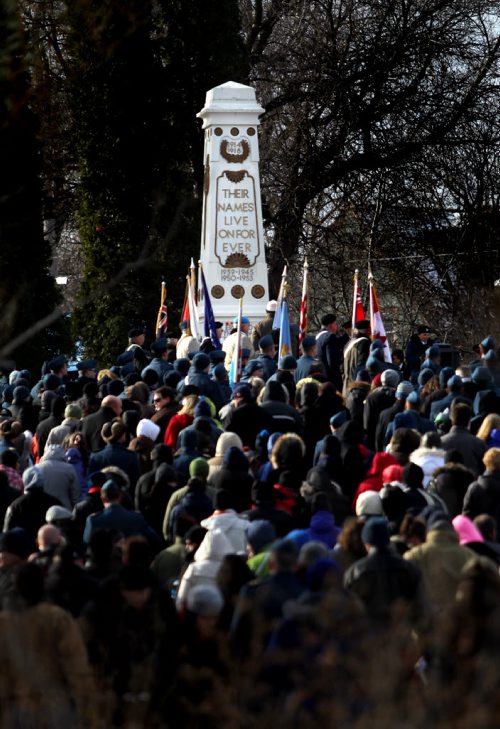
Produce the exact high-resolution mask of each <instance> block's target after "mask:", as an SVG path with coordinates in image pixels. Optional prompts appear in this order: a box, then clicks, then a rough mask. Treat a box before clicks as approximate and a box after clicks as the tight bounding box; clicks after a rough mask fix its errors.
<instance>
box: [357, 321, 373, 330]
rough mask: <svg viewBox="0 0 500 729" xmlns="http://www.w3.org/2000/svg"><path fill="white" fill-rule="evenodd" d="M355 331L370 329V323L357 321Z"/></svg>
mask: <svg viewBox="0 0 500 729" xmlns="http://www.w3.org/2000/svg"><path fill="white" fill-rule="evenodd" d="M354 327H355V329H361V330H362V329H369V328H370V322H369V321H368V319H360V320H359V321H357V322H356V323H355V325H354Z"/></svg>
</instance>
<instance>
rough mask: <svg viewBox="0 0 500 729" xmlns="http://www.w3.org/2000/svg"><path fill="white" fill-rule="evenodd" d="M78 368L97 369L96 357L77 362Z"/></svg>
mask: <svg viewBox="0 0 500 729" xmlns="http://www.w3.org/2000/svg"><path fill="white" fill-rule="evenodd" d="M76 369H77V370H80V372H81V371H82V370H95V369H97V362H96V361H95V359H82V360H81V361H80V362H77V365H76Z"/></svg>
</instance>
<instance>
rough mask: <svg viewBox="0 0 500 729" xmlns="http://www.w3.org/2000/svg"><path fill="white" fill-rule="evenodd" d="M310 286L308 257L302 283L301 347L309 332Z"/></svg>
mask: <svg viewBox="0 0 500 729" xmlns="http://www.w3.org/2000/svg"><path fill="white" fill-rule="evenodd" d="M308 288H309V267H308V265H307V258H306V259H305V261H304V279H303V283H302V300H301V302H300V320H299V347H301V345H302V340H303V339H304V337H305V336H306V334H307V298H308Z"/></svg>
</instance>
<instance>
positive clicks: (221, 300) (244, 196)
mask: <svg viewBox="0 0 500 729" xmlns="http://www.w3.org/2000/svg"><path fill="white" fill-rule="evenodd" d="M263 112H264V109H263V108H262V107H261V106H259V104H258V103H257V100H256V98H255V91H254V89H252V88H251V87H250V86H243V85H242V84H238V83H234V82H232V81H229V82H228V83H225V84H222V85H221V86H216V87H215V88H213V89H210V91H208V92H207V95H206V99H205V106H204V107H203V109H202V110H201V111H200V112H199V113H198V114H197V116H198V117H200V118H201V119H202V120H203V129H204V130H205V151H204V160H205V180H204V189H203V219H202V233H201V253H200V261H201V264H202V267H203V273H204V274H205V280H206V283H207V288H208V291H209V293H210V298H211V301H212V307H213V310H214V315H215V319H217V320H219V321H222V322H223V323H224V324H225V325H227V324H228V322H230V321H232V319H233V318H234V317H235V316H236V315H237V313H238V305H239V299H241V298H242V297H243V314H244V316H247V317H248V318H249V319H250V321H251V323H252V324H255V323H256V322H257V321H259V320H260V319H262V318H263V316H264V313H265V307H266V304H267V302H268V299H269V295H268V280H267V265H266V258H265V252H264V236H263V228H262V210H261V199H260V180H259V143H258V134H257V130H258V127H259V123H260V122H259V116H260V115H261V114H262V113H263ZM200 289H201V283H200V281H199V282H198V290H199V298H198V308H199V315H200V318H203V310H204V304H203V297H202V296H201V295H200V294H201V293H202V292H201V290H200Z"/></svg>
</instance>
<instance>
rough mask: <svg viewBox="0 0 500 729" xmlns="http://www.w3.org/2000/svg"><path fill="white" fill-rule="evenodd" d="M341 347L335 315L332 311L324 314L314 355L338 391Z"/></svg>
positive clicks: (340, 378) (340, 384)
mask: <svg viewBox="0 0 500 729" xmlns="http://www.w3.org/2000/svg"><path fill="white" fill-rule="evenodd" d="M342 349H343V342H342V339H341V338H340V337H338V336H337V317H336V316H335V314H334V313H333V312H330V313H329V314H325V315H324V316H322V317H321V331H319V332H318V334H317V335H316V357H317V358H318V359H319V360H320V361H321V362H322V364H323V367H324V368H325V374H326V376H327V378H328V379H329V381H330V382H333V384H334V385H335V387H336V388H337V390H338V391H339V392H340V391H341V390H342V375H341V373H340V368H341V364H342Z"/></svg>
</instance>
